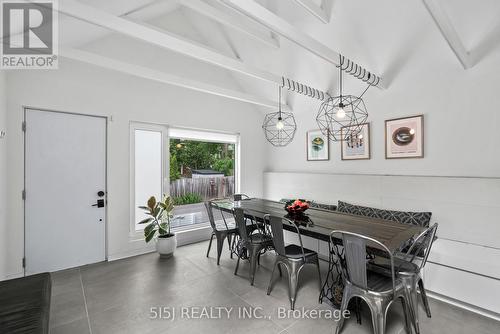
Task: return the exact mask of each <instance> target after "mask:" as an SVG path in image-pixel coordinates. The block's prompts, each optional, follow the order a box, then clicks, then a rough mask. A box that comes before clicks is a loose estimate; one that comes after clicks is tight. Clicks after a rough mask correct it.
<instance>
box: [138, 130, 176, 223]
mask: <svg viewBox="0 0 500 334" xmlns="http://www.w3.org/2000/svg"><path fill="white" fill-rule="evenodd" d="M130 135H131V169H130V170H131V178H132V179H131V189H132V192H131V204H132V210H131V213H132V223H131V231H132V232H136V231H141V230H142V229H144V225H140V224H137V222H139V221H141V220H142V219H144V218H146V215H145V214H144V212H143V210H141V209H139V208H138V207H139V206H145V205H146V203H147V201H148V199H149V198H150V197H151V196H155V197H156V198H157V199H161V198H162V197H163V194H166V193H168V188H167V189H165V187H164V184H165V183H166V182H164V181H165V173H164V172H163V171H164V170H166V168H165V163H164V160H165V157H166V154H165V152H164V148H165V145H164V143H165V140H166V139H167V128H166V127H164V126H160V125H152V124H143V123H133V124H132V125H131V132H130ZM167 184H168V183H167Z"/></svg>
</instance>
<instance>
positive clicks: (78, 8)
mask: <svg viewBox="0 0 500 334" xmlns="http://www.w3.org/2000/svg"><path fill="white" fill-rule="evenodd" d="M42 6H43V5H42ZM59 11H60V12H61V13H63V14H66V15H69V16H71V17H74V18H77V19H80V20H83V21H85V22H89V23H92V24H95V25H98V26H100V27H103V28H107V29H110V30H112V31H116V32H118V33H121V34H124V35H126V36H129V37H132V38H136V39H138V40H142V41H144V42H147V43H149V44H152V45H156V46H159V47H161V48H164V49H168V50H172V51H175V52H177V53H180V54H183V55H186V56H189V57H192V58H195V59H198V60H202V61H204V62H207V63H210V64H213V65H217V66H219V67H222V68H225V69H228V70H231V71H235V72H239V73H242V74H245V75H248V76H250V77H254V78H256V79H260V80H263V81H267V82H270V83H273V84H275V85H277V86H281V85H283V77H282V76H278V75H276V74H273V73H270V72H267V71H264V70H261V69H258V68H256V67H253V66H250V65H247V64H245V63H243V62H241V61H240V60H237V59H233V58H231V57H228V56H225V55H222V54H220V53H218V52H217V51H214V50H212V49H210V48H207V47H206V46H202V45H200V44H198V43H194V42H193V41H190V40H188V39H185V38H183V37H180V36H177V35H174V34H171V33H168V32H166V31H163V30H159V29H157V28H156V27H151V26H148V25H147V24H145V23H137V22H133V21H131V20H127V19H124V18H121V17H118V16H115V15H113V14H109V13H107V12H105V11H103V10H99V9H97V8H94V7H91V6H88V5H85V4H82V3H80V2H78V1H75V0H64V2H61V3H60V6H59ZM323 93H324V92H323ZM324 94H326V93H324Z"/></svg>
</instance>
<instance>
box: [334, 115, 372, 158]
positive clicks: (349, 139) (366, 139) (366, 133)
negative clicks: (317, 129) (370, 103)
mask: <svg viewBox="0 0 500 334" xmlns="http://www.w3.org/2000/svg"><path fill="white" fill-rule="evenodd" d="M360 126H361V130H360V132H359V133H358V134H357V135H356V136H345V134H344V132H345V131H348V130H349V128H352V127H349V126H345V127H343V128H342V129H341V137H342V138H346V139H345V140H343V141H342V143H341V145H342V150H341V155H342V160H368V159H370V124H369V123H364V124H360Z"/></svg>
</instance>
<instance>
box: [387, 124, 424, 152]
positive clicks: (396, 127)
mask: <svg viewBox="0 0 500 334" xmlns="http://www.w3.org/2000/svg"><path fill="white" fill-rule="evenodd" d="M423 157H424V115H418V116H411V117H403V118H395V119H390V120H387V121H385V158H386V159H402V158H423Z"/></svg>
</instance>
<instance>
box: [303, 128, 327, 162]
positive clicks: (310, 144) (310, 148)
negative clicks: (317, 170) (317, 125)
mask: <svg viewBox="0 0 500 334" xmlns="http://www.w3.org/2000/svg"><path fill="white" fill-rule="evenodd" d="M306 139H307V161H322V160H323V161H324V160H330V142H329V140H328V136H326V135H324V134H323V133H322V132H321V130H311V131H307V134H306Z"/></svg>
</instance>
